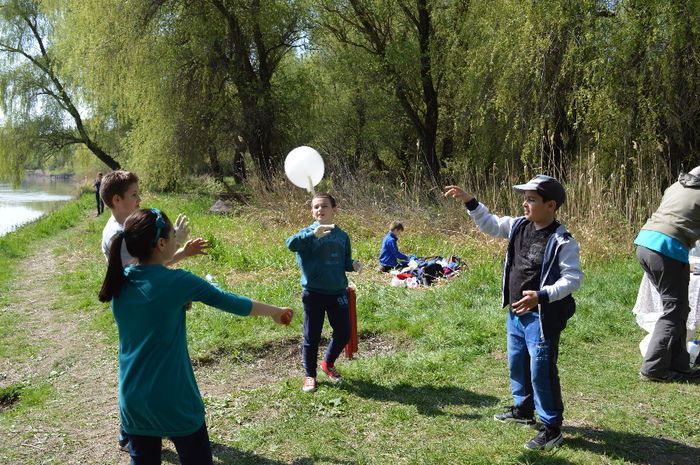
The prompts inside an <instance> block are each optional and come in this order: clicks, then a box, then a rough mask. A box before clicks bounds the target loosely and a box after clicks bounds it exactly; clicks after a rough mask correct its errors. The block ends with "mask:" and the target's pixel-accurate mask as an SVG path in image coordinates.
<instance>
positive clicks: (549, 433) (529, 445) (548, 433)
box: [525, 426, 564, 450]
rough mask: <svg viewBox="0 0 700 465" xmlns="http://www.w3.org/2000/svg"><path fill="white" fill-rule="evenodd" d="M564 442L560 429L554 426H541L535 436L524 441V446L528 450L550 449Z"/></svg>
mask: <svg viewBox="0 0 700 465" xmlns="http://www.w3.org/2000/svg"><path fill="white" fill-rule="evenodd" d="M562 442H564V437H563V436H562V435H561V430H560V429H559V428H558V427H556V426H553V427H549V426H543V427H542V428H541V429H540V432H539V433H537V436H535V437H534V438H532V439H530V440H529V441H528V442H526V443H525V448H526V449H530V450H552V449H554V448H555V447H557V446H560V445H561V443H562Z"/></svg>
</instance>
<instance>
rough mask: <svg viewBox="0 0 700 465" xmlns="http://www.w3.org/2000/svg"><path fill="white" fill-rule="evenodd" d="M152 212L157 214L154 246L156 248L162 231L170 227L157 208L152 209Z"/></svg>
mask: <svg viewBox="0 0 700 465" xmlns="http://www.w3.org/2000/svg"><path fill="white" fill-rule="evenodd" d="M151 212H152V213H155V214H156V238H155V239H153V245H154V246H155V245H156V243H157V242H158V238H160V230H161V229H165V228H167V227H168V223H166V222H165V220H164V219H163V212H161V211H160V210H158V209H157V208H151Z"/></svg>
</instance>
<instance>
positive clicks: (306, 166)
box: [284, 145, 324, 192]
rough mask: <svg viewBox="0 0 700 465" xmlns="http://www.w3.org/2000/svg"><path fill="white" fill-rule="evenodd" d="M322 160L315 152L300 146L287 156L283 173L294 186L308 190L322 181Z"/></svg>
mask: <svg viewBox="0 0 700 465" xmlns="http://www.w3.org/2000/svg"><path fill="white" fill-rule="evenodd" d="M323 169H324V167H323V158H321V154H319V153H318V152H317V151H316V150H314V149H312V148H311V147H307V146H305V145H302V146H301V147H297V148H295V149H294V150H292V151H291V152H289V153H288V154H287V158H285V159H284V173H285V174H286V175H287V177H288V178H289V180H290V181H291V182H292V184H294V185H295V186H298V187H301V188H303V189H306V190H308V191H309V192H310V191H311V190H312V189H313V186H315V185H316V184H318V183H319V182H321V179H323Z"/></svg>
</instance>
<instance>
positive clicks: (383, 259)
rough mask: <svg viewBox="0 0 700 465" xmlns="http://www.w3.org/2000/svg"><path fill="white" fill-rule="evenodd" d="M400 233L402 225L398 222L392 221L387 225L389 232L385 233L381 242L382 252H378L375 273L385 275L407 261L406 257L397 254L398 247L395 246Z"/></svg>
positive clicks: (399, 253)
mask: <svg viewBox="0 0 700 465" xmlns="http://www.w3.org/2000/svg"><path fill="white" fill-rule="evenodd" d="M402 232H403V224H401V223H400V222H398V221H392V222H391V224H390V225H389V232H388V233H386V236H384V239H383V240H382V250H381V251H380V252H379V267H378V268H377V271H381V272H382V273H386V272H388V271H389V270H392V269H394V268H396V267H398V266H400V265H402V264H405V263H406V261H407V260H408V256H406V255H405V254H402V253H401V252H399V247H398V245H397V244H396V243H397V242H398V240H399V235H400V234H401V233H402Z"/></svg>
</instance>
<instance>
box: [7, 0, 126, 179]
mask: <svg viewBox="0 0 700 465" xmlns="http://www.w3.org/2000/svg"><path fill="white" fill-rule="evenodd" d="M53 39H54V28H53V22H52V21H51V20H50V18H49V16H47V15H46V14H44V13H43V12H42V10H41V8H40V2H38V1H31V0H8V1H4V2H3V3H2V4H0V60H1V61H0V96H1V99H0V103H1V104H2V111H3V113H4V114H5V117H6V119H5V123H4V127H3V133H4V134H3V139H4V143H2V144H0V150H1V151H2V153H1V155H2V157H3V158H4V162H3V163H2V164H0V167H1V168H2V171H1V172H0V175H3V176H4V177H6V178H7V177H12V178H14V179H15V180H17V178H19V177H20V176H21V170H22V169H23V168H24V165H25V163H26V162H27V161H28V160H29V158H30V157H33V159H34V160H38V161H41V160H42V159H43V158H45V157H46V156H49V155H51V154H55V153H57V152H61V151H65V150H66V148H67V147H70V146H74V145H75V144H83V145H85V146H86V147H87V148H88V149H89V150H90V151H91V152H92V153H94V154H95V156H96V157H97V158H99V159H100V160H101V161H102V162H103V163H105V164H106V165H107V166H109V167H110V168H112V169H118V168H119V163H118V162H117V161H116V160H115V159H114V158H112V157H111V156H110V155H108V154H107V153H106V152H105V151H104V150H103V148H102V147H101V145H100V143H99V142H98V141H97V140H96V136H95V134H94V133H92V132H91V131H90V130H89V129H88V127H87V125H86V123H85V121H84V118H83V116H82V115H81V111H80V110H79V107H80V104H79V103H78V102H79V99H78V97H76V95H77V89H76V86H75V85H74V82H73V81H71V80H70V79H67V78H65V77H64V76H63V75H62V74H61V71H60V63H59V60H58V58H57V55H56V54H55V53H54V49H53V46H52V45H53ZM8 141H14V142H12V143H8Z"/></svg>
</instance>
